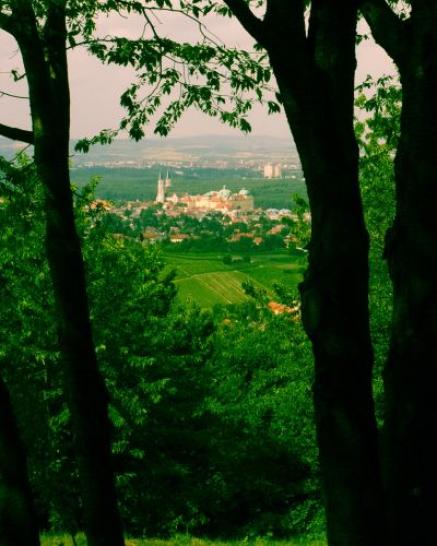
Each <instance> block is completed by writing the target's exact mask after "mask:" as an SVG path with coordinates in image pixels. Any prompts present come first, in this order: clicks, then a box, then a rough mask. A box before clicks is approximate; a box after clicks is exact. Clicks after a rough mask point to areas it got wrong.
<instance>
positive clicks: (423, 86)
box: [385, 19, 437, 546]
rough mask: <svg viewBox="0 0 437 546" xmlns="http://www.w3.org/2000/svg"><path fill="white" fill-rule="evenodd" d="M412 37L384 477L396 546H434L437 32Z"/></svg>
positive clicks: (391, 258) (395, 239)
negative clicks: (420, 545)
mask: <svg viewBox="0 0 437 546" xmlns="http://www.w3.org/2000/svg"><path fill="white" fill-rule="evenodd" d="M435 22H436V23H437V19H436V21H435ZM417 23H418V22H417ZM413 28H414V27H413ZM413 32H414V38H413V39H412V40H411V41H412V48H411V50H410V52H409V54H408V56H407V57H406V58H405V62H403V63H401V82H402V90H403V107H402V117H401V138H400V142H399V147H398V152H397V157H396V162H395V176H396V198H397V211H396V217H395V222H394V225H393V228H392V229H391V231H390V232H389V233H388V235H387V247H386V255H387V259H388V263H389V269H390V274H391V278H392V281H393V290H394V294H393V297H394V312H393V324H392V337H391V346H390V353H389V358H388V362H387V366H386V371H385V388H386V400H387V402H386V423H385V440H386V442H385V446H386V465H385V471H386V472H385V474H386V478H387V487H388V494H389V499H390V520H391V521H390V523H391V528H392V531H393V537H394V542H395V544H397V545H399V546H407V545H408V546H413V544H423V545H425V546H431V545H432V544H435V540H436V539H435V529H434V525H433V514H434V513H435V510H436V508H437V501H436V497H435V492H436V489H437V465H436V463H435V451H434V450H433V449H432V447H431V446H432V445H433V444H434V442H435V441H436V440H437V408H436V405H435V403H434V401H435V397H436V394H437V387H436V385H437V343H436V333H437V276H436V272H437V214H436V211H435V206H436V203H437V179H436V176H437V153H436V149H437V148H436V146H437V138H436V131H437V106H436V95H435V93H436V89H437V47H436V46H437V39H436V37H435V25H433V26H432V28H429V23H428V22H425V21H421V22H420V25H419V24H417V27H416V28H414V31H412V33H413Z"/></svg>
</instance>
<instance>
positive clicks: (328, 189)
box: [268, 0, 387, 546]
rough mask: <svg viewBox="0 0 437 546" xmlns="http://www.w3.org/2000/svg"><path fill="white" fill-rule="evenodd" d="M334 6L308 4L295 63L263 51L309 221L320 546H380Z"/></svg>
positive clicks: (352, 168) (355, 205)
mask: <svg viewBox="0 0 437 546" xmlns="http://www.w3.org/2000/svg"><path fill="white" fill-rule="evenodd" d="M334 4H335V2H334ZM334 4H333V3H332V2H331V1H330V0H328V1H326V2H318V3H317V6H316V5H314V7H313V9H312V14H311V18H310V30H309V34H308V38H307V40H306V43H305V44H304V45H302V46H300V49H299V53H298V55H299V60H297V56H296V55H295V56H294V58H293V60H292V61H290V51H291V47H290V46H288V47H287V42H286V41H285V43H284V41H283V40H280V38H278V41H279V43H277V44H276V45H275V39H274V38H271V40H272V41H271V45H270V48H268V51H269V55H270V60H271V64H272V67H273V69H274V72H275V75H276V78H277V81H278V85H279V89H280V93H281V98H282V102H283V105H284V109H285V113H286V115H287V119H288V122H289V125H290V128H291V130H292V132H293V136H294V139H295V142H296V146H297V149H298V152H299V155H300V158H301V162H302V167H303V171H304V175H305V180H306V184H307V189H308V196H309V202H310V210H311V215H312V234H311V242H310V248H309V266H308V270H307V272H306V274H305V278H304V281H303V283H302V284H301V286H300V290H301V298H302V318H303V324H304V327H305V330H306V332H307V334H308V336H309V338H310V339H311V341H312V345H313V352H314V358H315V383H314V403H315V414H316V425H317V435H318V445H319V453H320V465H321V474H322V485H323V490H324V496H325V506H326V515H327V528H328V541H329V544H330V546H352V545H353V546H378V545H381V546H386V544H387V542H386V523H385V512H384V502H383V493H382V480H381V472H380V465H379V449H378V438H377V427H376V420H375V413H374V403H373V397H372V365H373V352H372V344H371V339H370V328H369V311H368V282H369V272H368V234H367V231H366V227H365V222H364V216H363V210H362V204H361V196H360V190H359V178H358V149H357V144H356V141H355V136H354V131H353V98H354V72H355V56H354V49H355V47H354V40H355V21H356V10H355V7H354V6H353V2H352V3H350V4H349V5H348V7H345V6H341V7H339V6H338V4H336V5H334ZM279 35H280V34H279ZM294 47H295V49H296V44H294ZM291 55H293V53H291Z"/></svg>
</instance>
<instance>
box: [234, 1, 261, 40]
mask: <svg viewBox="0 0 437 546" xmlns="http://www.w3.org/2000/svg"><path fill="white" fill-rule="evenodd" d="M224 2H225V4H226V5H227V6H228V8H229V9H230V10H231V11H232V13H233V14H234V15H235V17H236V18H237V19H238V20H239V21H240V23H241V25H242V26H243V27H244V29H245V30H247V32H248V33H249V34H250V35H251V36H252V37H253V38H255V40H256V41H257V42H259V43H260V44H261V45H263V44H264V42H265V32H264V23H263V21H262V20H261V19H258V17H256V15H255V14H254V13H253V11H252V10H251V9H250V7H249V5H248V4H247V3H246V2H245V1H244V0H224Z"/></svg>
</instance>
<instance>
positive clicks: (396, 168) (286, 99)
mask: <svg viewBox="0 0 437 546" xmlns="http://www.w3.org/2000/svg"><path fill="white" fill-rule="evenodd" d="M169 12H171V15H172V16H177V17H181V18H182V20H185V19H187V20H189V21H190V22H192V23H193V22H194V24H195V26H194V28H195V29H196V32H198V35H197V37H196V40H197V41H194V40H193V41H177V40H173V39H172V37H171V36H169V35H167V33H166V32H165V29H164V27H165V22H162V21H161V20H160V17H161V18H162V20H163V21H165V15H166V14H168V13H169ZM110 17H115V18H116V20H118V18H122V19H123V20H129V18H137V20H138V19H139V20H141V21H142V25H141V32H140V33H139V35H138V36H137V37H132V35H130V34H129V35H118V34H116V33H114V35H109V34H104V35H102V34H101V33H99V22H100V21H101V20H102V18H110ZM211 17H217V18H221V17H224V18H226V19H225V20H226V21H228V20H230V19H229V18H233V20H234V22H235V23H236V24H239V25H241V27H242V28H244V29H245V31H246V32H248V33H249V34H250V35H251V36H252V37H253V39H254V41H255V43H256V44H255V47H254V50H253V51H246V50H244V49H238V48H235V47H234V46H232V45H231V46H227V44H226V36H223V37H222V39H223V40H224V42H223V43H222V42H221V41H220V40H219V39H218V38H217V37H216V36H215V34H213V33H210V32H209V31H208V26H207V25H208V21H209V20H210V19H209V18H211ZM362 19H364V20H365V21H366V23H367V24H368V26H369V33H371V34H372V36H373V39H374V40H375V41H376V42H377V43H378V44H379V45H380V46H381V47H382V48H383V49H384V50H385V51H386V52H387V54H388V55H389V56H390V58H391V59H392V60H393V62H394V63H395V65H396V67H397V71H398V76H384V77H381V78H378V79H376V80H372V79H371V78H367V79H366V80H365V81H364V82H363V83H361V84H359V85H358V86H357V85H356V82H355V70H356V44H357V42H359V41H360V40H361V39H363V36H362V35H361V34H359V33H358V31H357V24H358V21H361V20H362ZM158 23H159V24H158ZM436 23H437V6H436V3H435V2H431V1H424V0H409V2H397V1H396V0H393V1H388V0H387V1H386V0H353V1H351V2H348V3H347V4H345V3H343V2H338V1H336V0H317V1H316V0H312V1H308V2H304V1H303V0H296V1H294V0H293V1H288V0H265V1H261V0H260V1H258V0H253V1H252V0H223V1H221V0H218V1H215V0H214V1H213V0H194V1H192V2H189V1H186V0H177V1H174V2H173V1H172V0H120V1H116V2H115V1H112V0H104V1H96V0H0V30H1V31H2V32H3V33H6V34H8V35H9V36H10V37H11V39H13V41H14V44H15V47H16V49H17V51H19V54H20V59H21V61H22V67H21V68H20V69H19V70H12V71H11V73H10V77H11V80H10V83H11V85H12V84H14V83H19V82H20V81H22V80H25V81H26V86H27V90H28V96H26V97H21V99H23V98H24V100H26V101H28V106H29V112H30V118H31V119H30V120H29V125H28V127H17V126H16V125H13V124H12V125H11V124H3V120H2V119H0V136H2V137H4V138H7V139H10V140H12V141H15V142H19V143H24V144H25V145H27V148H26V150H24V151H23V152H20V153H17V154H16V155H15V157H14V158H12V159H11V158H5V157H0V302H1V307H0V310H1V313H0V546H40V545H42V546H54V545H55V544H56V545H59V544H64V545H66V544H72V545H82V544H87V545H88V546H123V545H125V546H131V545H140V544H147V545H149V546H154V545H158V544H159V545H162V546H165V545H167V546H172V545H173V544H174V545H179V544H187V545H188V544H190V545H192V546H196V545H198V546H200V545H204V544H205V545H213V544H228V543H232V542H234V543H238V544H247V543H248V542H250V543H251V544H257V545H265V544H276V543H277V542H279V541H280V542H281V543H283V542H284V541H285V542H286V543H288V544H290V546H291V545H299V544H300V545H303V546H309V545H312V546H316V545H325V544H328V545H329V546H417V545H421V546H434V544H435V529H434V525H433V516H434V513H435V508H436V500H435V489H436V486H437V467H436V465H435V460H434V456H433V455H434V452H433V450H432V449H431V446H432V444H433V439H435V437H436V436H437V415H436V411H437V410H436V408H435V404H434V402H433V401H434V399H435V388H436V387H435V385H436V384H437V381H436V379H437V378H436V374H437V346H436V344H435V334H436V331H437V313H436V309H437V281H436V276H435V270H436V267H435V266H436V265H437V263H436V262H437V251H436V249H437V245H436V242H437V241H436V238H437V215H436V214H435V210H434V209H435V203H436V202H437V186H436V184H435V173H436V172H437V156H436V154H435V148H436V140H437V138H436V132H435V127H436V125H437V103H436V101H435V97H434V95H435V86H436V82H437V54H436V53H437V43H436V42H437V36H436V33H435V27H436ZM114 28H115V29H116V25H115V27H114ZM114 32H115V31H114ZM75 48H86V50H87V51H88V52H89V54H90V55H93V56H95V57H96V58H97V59H98V60H99V61H100V62H101V63H102V64H105V65H108V66H113V67H129V69H130V70H131V71H132V72H131V73H132V75H133V76H132V77H133V79H132V83H131V85H130V86H129V87H128V88H127V89H125V90H124V92H123V93H122V95H121V97H120V104H121V106H122V107H123V109H124V115H123V117H122V118H121V119H120V120H119V126H118V127H115V128H113V129H102V131H101V132H100V133H98V134H96V135H95V136H94V137H91V138H85V139H82V140H79V141H78V142H77V143H76V150H77V151H78V152H82V153H86V152H87V151H89V150H90V149H91V148H92V147H93V146H96V145H101V144H102V145H108V146H110V144H111V142H112V141H113V140H114V139H116V138H117V136H120V135H124V134H126V133H127V134H128V135H129V137H130V138H131V139H133V140H135V141H139V140H141V139H143V138H144V137H145V135H146V134H147V132H155V134H157V135H160V136H162V137H166V136H167V135H168V134H169V133H170V132H171V130H172V128H173V127H174V126H175V125H176V124H177V123H178V121H179V120H180V118H181V117H182V116H183V114H184V113H185V112H186V111H187V110H189V109H197V110H198V111H200V112H202V113H204V114H205V115H209V116H211V117H213V118H217V119H218V120H220V121H221V122H223V123H224V124H227V125H229V126H231V127H233V128H235V129H237V130H240V131H242V132H249V131H250V129H251V125H250V121H251V110H252V108H253V107H254V105H255V104H262V105H263V106H264V107H265V108H266V110H267V111H268V112H269V113H270V114H272V115H274V114H277V113H278V112H279V111H283V113H284V114H285V116H286V119H287V123H288V125H289V128H290V131H291V133H292V135H293V139H294V142H295V144H296V149H297V152H298V154H299V158H300V162H301V165H302V170H303V174H304V177H305V185H306V194H305V196H306V199H303V198H302V197H299V200H298V203H299V207H300V208H301V212H302V214H298V215H297V216H296V217H295V218H294V219H293V221H291V222H289V224H288V225H287V226H286V228H287V230H289V231H290V232H291V233H292V236H293V248H291V249H289V259H290V264H292V263H293V262H294V261H295V260H296V259H297V258H296V255H295V254H294V253H293V252H294V251H295V250H296V249H297V248H299V249H303V251H302V252H303V254H301V255H299V268H301V269H302V271H301V272H300V273H299V274H300V275H301V276H300V278H299V282H296V279H294V280H293V282H291V281H290V280H289V279H287V276H285V277H284V276H283V277H281V278H280V279H278V282H271V283H270V284H269V289H268V291H266V290H264V289H263V288H262V287H260V285H259V284H257V283H255V282H250V281H245V282H243V284H242V290H243V291H244V295H245V297H244V298H241V299H239V300H238V301H235V302H234V303H232V302H231V303H229V304H219V305H214V306H199V305H198V304H197V303H196V302H195V301H190V300H189V299H184V298H181V297H180V294H179V293H178V280H177V271H175V269H174V268H173V267H172V266H171V258H170V254H169V253H168V249H166V248H165V246H164V245H161V244H160V243H157V244H154V245H151V244H147V243H146V242H145V241H144V237H142V236H141V237H140V234H141V233H142V232H141V233H140V232H138V233H136V232H135V229H134V230H132V229H131V228H130V227H129V229H127V228H126V226H124V227H123V230H120V229H118V228H117V222H116V221H115V220H114V218H113V217H111V215H110V213H109V212H108V211H107V210H105V208H104V207H96V206H95V202H96V184H95V181H93V180H90V181H89V183H85V184H80V186H76V185H74V184H72V183H71V182H72V181H71V179H70V168H71V165H70V144H71V142H70V124H71V119H70V117H71V116H70V106H71V105H70V83H69V81H70V80H69V56H68V54H67V52H69V51H70V50H74V49H75ZM8 89H9V88H8ZM14 96H15V97H19V96H21V95H17V94H16V93H14V91H13V86H12V87H11V90H10V91H3V90H0V101H1V100H3V99H5V98H7V97H9V98H13V97H14ZM3 113H4V112H2V113H1V114H0V115H3ZM291 198H292V196H291V195H290V199H291ZM287 204H288V203H287ZM287 204H286V205H287ZM304 213H305V214H307V213H309V214H310V216H311V226H309V225H308V222H307V221H305V220H304V217H305V214H304ZM146 217H148V218H149V219H150V221H153V222H154V221H155V220H156V218H155V219H153V218H152V215H150V214H149V216H147V214H146V215H145V216H144V217H143V219H144V218H146ZM213 220H214V219H212V220H211V219H208V221H210V222H212V221H213ZM132 225H133V224H132ZM134 227H135V226H134ZM147 227H148V226H141V229H144V228H147ZM129 230H130V231H129ZM120 231H122V232H120ZM216 243H217V241H216ZM181 249H182V250H183V247H181ZM185 250H187V253H188V251H189V250H190V249H189V248H187V249H185ZM196 250H197V252H199V251H200V250H203V251H205V250H206V251H207V250H208V249H200V248H198V249H196ZM226 251H227V252H228V247H226ZM284 252H286V251H285V250H284V249H282V258H281V259H283V256H284ZM235 259H236V258H235V256H233V255H232V254H227V255H226V256H225V257H224V259H223V264H222V265H223V267H224V268H226V267H227V266H229V265H232V264H233V260H235ZM251 259H252V258H251V256H250V255H248V258H247V264H249V263H250V260H251ZM238 260H240V258H239V257H238ZM240 261H243V258H241V260H240ZM240 265H241V264H240ZM241 266H242V265H241ZM226 278H227V277H226V276H225V277H223V279H224V280H223V283H226V282H227V281H226ZM272 298H273V299H274V300H275V304H276V305H279V306H280V309H281V310H282V311H281V312H279V313H275V312H272V308H271V306H269V304H270V303H271V300H272ZM276 308H277V307H276Z"/></svg>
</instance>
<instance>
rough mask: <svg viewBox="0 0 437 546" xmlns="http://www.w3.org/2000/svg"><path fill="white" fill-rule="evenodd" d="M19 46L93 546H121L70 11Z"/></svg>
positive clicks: (56, 10) (28, 33)
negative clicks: (74, 146)
mask: <svg viewBox="0 0 437 546" xmlns="http://www.w3.org/2000/svg"><path fill="white" fill-rule="evenodd" d="M21 15H22V20H24V21H25V22H26V23H27V27H26V28H25V32H24V33H23V35H22V36H21V39H19V45H20V49H21V52H22V55H23V61H24V65H25V69H26V76H27V80H28V84H29V95H30V105H31V114H32V123H33V132H34V146H35V164H36V167H37V172H38V176H39V178H40V180H41V182H42V183H43V185H44V188H45V193H46V214H47V231H46V249H47V257H48V262H49V267H50V272H51V277H52V280H53V287H54V294H55V299H56V303H57V309H58V327H59V341H60V350H61V359H62V366H63V371H64V392H65V395H66V398H67V403H68V407H69V409H70V413H71V421H72V428H73V434H74V439H75V448H76V453H77V458H78V469H79V476H80V483H81V495H82V502H83V514H84V520H85V530H86V535H87V539H88V544H89V546H122V544H123V542H124V541H123V533H122V527H121V521H120V517H119V513H118V508H117V500H116V491H115V483H114V475H113V468H112V457H111V442H110V430H111V425H110V421H109V417H108V397H107V392H106V389H105V385H104V383H103V380H102V378H101V376H100V373H99V370H98V364H97V358H96V353H95V348H94V343H93V338H92V330H91V324H90V318H89V308H88V301H87V291H86V279H85V271H84V264H83V258H82V253H81V246H80V241H79V237H78V235H77V232H76V227H75V221H74V212H73V199H72V193H71V189H70V176H69V165H68V154H69V123H70V120H69V84H68V71H67V59H66V44H65V40H66V28H65V12H64V9H63V8H62V2H57V3H56V2H53V3H52V6H51V8H48V16H47V23H46V25H45V30H44V34H43V35H41V33H38V31H37V29H36V23H35V20H34V16H33V13H29V10H28V8H27V7H25V8H23V12H22V14H21Z"/></svg>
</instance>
